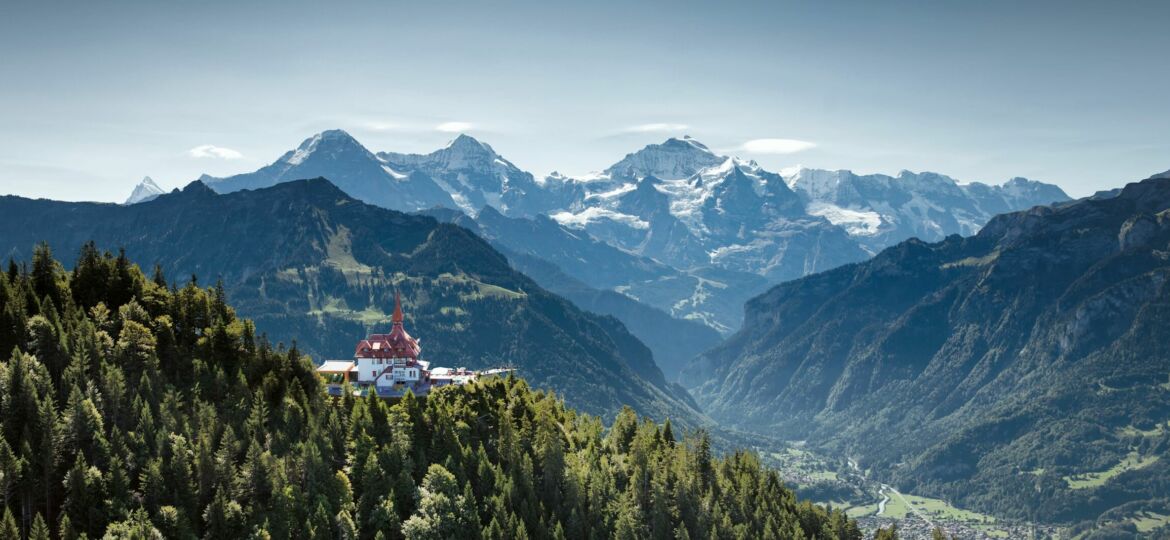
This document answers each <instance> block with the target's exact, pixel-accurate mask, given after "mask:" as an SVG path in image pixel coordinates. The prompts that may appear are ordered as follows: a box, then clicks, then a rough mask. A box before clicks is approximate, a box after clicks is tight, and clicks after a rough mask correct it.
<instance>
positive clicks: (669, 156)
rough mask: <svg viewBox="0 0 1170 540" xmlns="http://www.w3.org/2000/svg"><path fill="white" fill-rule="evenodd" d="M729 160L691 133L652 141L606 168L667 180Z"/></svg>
mask: <svg viewBox="0 0 1170 540" xmlns="http://www.w3.org/2000/svg"><path fill="white" fill-rule="evenodd" d="M726 159H727V158H725V157H723V156H719V155H717V154H715V153H714V152H712V151H711V149H710V148H707V146H706V145H704V144H703V143H701V142H699V141H697V140H695V139H692V138H690V137H689V136H688V137H683V138H682V139H678V138H674V137H672V138H670V139H667V140H666V141H665V142H663V143H661V144H650V145H647V146H646V147H645V148H642V149H641V150H638V151H637V152H634V153H631V154H627V155H626V157H624V158H622V160H621V161H619V162H617V163H614V164H613V165H611V166H610V167H609V168H608V169H606V170H605V173H606V174H608V175H610V176H611V177H627V178H628V177H635V178H640V177H643V176H648V175H653V176H657V177H659V178H662V179H664V180H678V179H681V178H689V177H691V176H694V175H695V174H696V173H698V172H699V171H701V170H703V169H706V168H708V167H714V166H716V165H719V164H721V163H723V162H724V161H725V160H726Z"/></svg>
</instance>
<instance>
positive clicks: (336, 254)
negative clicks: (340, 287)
mask: <svg viewBox="0 0 1170 540" xmlns="http://www.w3.org/2000/svg"><path fill="white" fill-rule="evenodd" d="M328 242H329V243H328V244H326V245H325V264H327V265H329V266H332V267H334V268H337V269H338V270H340V271H341V272H342V273H343V274H345V275H346V276H349V275H350V274H361V275H371V274H373V273H374V268H373V267H372V266H367V265H364V264H362V263H360V262H358V261H357V259H355V258H354V257H353V243H352V241H351V240H350V237H349V229H346V228H345V227H338V229H337V232H336V233H334V234H333V235H332V236H330V237H329V241H328Z"/></svg>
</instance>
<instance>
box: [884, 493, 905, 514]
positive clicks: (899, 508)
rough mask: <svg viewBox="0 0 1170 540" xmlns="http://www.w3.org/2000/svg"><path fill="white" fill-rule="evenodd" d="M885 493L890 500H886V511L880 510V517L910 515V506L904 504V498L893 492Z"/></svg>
mask: <svg viewBox="0 0 1170 540" xmlns="http://www.w3.org/2000/svg"><path fill="white" fill-rule="evenodd" d="M887 495H889V496H890V500H889V501H887V502H886V511H885V512H882V517H888V518H894V519H905V518H906V516H909V515H911V513H910V507H909V506H907V505H906V502H905V499H903V498H902V497H899V496H897V495H895V494H894V493H893V492H888V493H887ZM903 497H905V495H903Z"/></svg>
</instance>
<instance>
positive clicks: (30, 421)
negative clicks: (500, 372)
mask: <svg viewBox="0 0 1170 540" xmlns="http://www.w3.org/2000/svg"><path fill="white" fill-rule="evenodd" d="M85 250H86V252H84V253H83V255H82V257H81V259H82V260H83V261H85V262H83V263H79V266H82V265H84V266H86V269H84V270H82V269H75V270H74V271H73V272H72V273H71V274H70V273H66V272H65V271H64V270H63V269H62V268H61V267H60V265H58V264H56V263H55V261H52V260H51V258H49V259H48V260H49V262H52V264H45V261H43V260H42V261H41V263H40V264H41V265H42V267H43V268H48V269H49V270H48V272H49V275H47V276H39V278H38V277H37V276H34V274H33V273H32V272H26V271H18V272H17V273H16V274H15V276H14V277H12V278H11V279H10V278H9V277H7V276H0V294H2V295H3V296H2V297H3V298H4V299H5V302H4V304H3V305H0V308H3V309H2V310H0V312H4V313H12V314H14V315H18V316H19V318H20V319H21V320H24V321H26V323H25V326H23V327H20V328H17V331H16V333H15V334H14V336H15V337H14V338H12V339H11V340H10V341H8V342H5V343H3V344H0V345H3V346H4V347H5V348H7V349H9V350H11V351H12V353H11V355H10V358H9V359H8V360H7V361H6V362H3V363H0V418H2V420H0V492H2V493H0V495H2V496H3V506H4V514H3V520H2V521H0V537H3V538H20V537H23V538H29V539H37V540H40V539H41V538H50V537H52V538H56V537H60V538H66V539H69V540H73V539H76V538H81V537H85V538H102V537H104V538H112V539H136V540H137V539H155V538H174V539H180V540H193V539H199V538H206V539H218V538H306V539H308V538H326V539H362V540H365V539H375V538H381V539H385V540H391V539H403V538H409V539H431V538H434V539H447V538H470V539H476V538H485V539H494V538H534V539H544V538H549V539H560V538H609V537H620V538H674V537H683V538H705V537H718V538H797V537H802V538H824V539H831V538H844V539H851V540H859V539H860V538H861V534H860V532H859V531H858V530H857V527H856V524H855V523H854V522H851V521H849V520H847V519H846V518H845V516H844V515H843V514H842V513H841V512H839V511H835V512H831V511H827V510H825V509H823V508H820V507H816V506H813V505H811V504H808V503H801V502H798V501H797V500H796V499H795V497H794V495H793V493H792V492H791V491H788V490H787V489H785V488H784V487H783V486H782V485H781V483H780V479H779V477H778V475H777V474H776V472H774V471H770V470H768V469H765V468H764V467H762V466H761V465H760V462H759V460H758V459H757V458H756V457H755V455H754V454H750V453H735V454H731V455H729V456H727V457H726V458H718V457H716V456H713V455H712V454H711V450H710V442H709V438H708V437H707V435H706V434H705V433H703V432H695V433H692V434H691V435H688V436H687V437H685V438H684V439H683V440H682V441H676V440H675V436H674V433H673V429H674V428H673V426H670V425H669V424H667V425H665V426H659V425H657V424H655V423H653V422H651V421H649V420H645V419H639V418H638V417H637V416H636V415H635V414H634V412H633V411H632V410H631V409H629V408H626V409H624V410H622V411H621V412H620V413H619V414H618V415H617V420H616V422H615V425H614V427H613V429H611V430H609V431H608V432H606V430H604V429H603V425H602V422H601V420H600V419H599V418H596V417H592V416H588V415H584V414H579V413H577V412H576V411H574V410H573V409H569V408H567V407H566V406H565V404H564V402H563V401H561V400H560V399H559V398H558V397H557V396H555V395H553V394H551V393H545V392H542V391H533V390H530V389H529V387H528V384H527V383H526V382H525V381H524V380H523V379H519V378H515V377H508V378H492V379H488V380H485V381H481V382H479V383H476V384H474V385H470V386H466V387H449V388H444V389H442V390H439V391H436V392H434V393H432V395H431V396H429V397H428V398H427V399H425V400H421V399H415V398H414V397H413V396H410V395H408V396H407V398H405V399H403V400H401V401H400V402H398V403H395V404H390V403H388V402H386V401H383V400H381V399H378V398H371V397H367V398H354V397H353V396H346V397H344V398H331V397H328V396H326V395H325V394H324V391H323V388H322V386H321V384H320V382H319V380H318V379H317V377H316V375H315V373H313V365H312V364H311V362H310V361H309V360H308V358H306V357H304V356H302V355H300V354H299V353H298V352H297V350H296V348H295V347H294V348H291V349H288V350H284V349H281V348H273V347H272V346H271V345H269V344H268V342H267V341H266V340H265V339H264V338H263V337H262V336H261V337H256V334H255V332H254V330H253V329H252V325H251V323H250V322H249V321H246V320H243V319H239V318H237V317H236V315H235V311H234V310H233V309H232V308H231V307H229V306H228V305H227V304H226V302H225V301H224V299H223V296H224V294H223V292H222V290H220V289H219V288H218V287H215V288H210V289H203V288H199V287H198V286H196V285H195V282H194V280H192V281H191V282H190V283H189V284H187V285H185V286H183V287H182V288H179V289H175V288H169V286H164V285H163V280H153V279H148V278H146V277H145V276H144V275H143V274H142V273H141V272H140V271H139V270H138V268H137V267H135V266H133V265H128V266H126V268H125V269H122V268H121V267H120V264H119V263H118V260H119V259H120V257H119V258H115V257H113V256H107V255H96V256H95V255H93V253H95V252H93V251H91V250H92V246H90V247H86V248H85ZM47 255H48V254H47V252H46V256H47ZM38 279H40V280H41V285H38V284H37V280H38ZM46 284H49V285H46ZM38 286H40V287H50V289H46V290H44V291H41V292H44V293H45V294H43V295H40V296H42V297H43V298H45V301H38V300H37V299H38V295H36V294H32V291H33V290H34V289H35V288H37V287H38ZM52 288H55V289H56V293H54V292H53V289H52ZM111 288H114V289H117V290H119V291H129V293H128V295H127V296H119V295H118V294H122V293H118V294H114V295H111V292H110V289H111ZM53 298H57V299H58V300H59V301H60V302H61V304H60V305H56V304H55V302H56V301H55V300H53ZM119 300H121V301H123V303H121V304H118V303H116V302H117V301H119ZM107 301H110V302H111V303H108V304H107ZM14 306H15V308H14ZM36 321H41V322H36ZM46 344H51V346H50V345H46ZM44 351H49V352H50V353H51V354H53V355H60V356H61V357H62V358H64V359H65V360H66V361H65V362H64V363H65V364H66V365H67V367H66V368H65V369H63V370H61V371H60V372H54V371H53V370H51V369H49V367H48V366H47V365H46V364H45V362H43V361H42V360H41V359H40V358H39V356H38V354H37V353H40V352H44Z"/></svg>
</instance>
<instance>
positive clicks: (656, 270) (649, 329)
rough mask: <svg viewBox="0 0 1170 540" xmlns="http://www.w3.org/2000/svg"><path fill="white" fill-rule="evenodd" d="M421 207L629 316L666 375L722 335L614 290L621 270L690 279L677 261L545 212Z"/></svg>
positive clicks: (562, 291)
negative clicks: (630, 248)
mask: <svg viewBox="0 0 1170 540" xmlns="http://www.w3.org/2000/svg"><path fill="white" fill-rule="evenodd" d="M422 213H423V214H425V215H429V216H432V217H435V218H436V219H438V220H440V221H446V222H450V223H454V224H456V225H459V226H462V227H466V228H468V229H470V230H472V231H474V232H475V233H476V234H478V235H479V236H481V237H483V238H484V239H486V240H488V242H490V243H491V244H492V246H493V247H495V248H496V249H497V250H499V251H500V252H501V253H503V254H504V255H506V256H507V257H508V262H510V263H511V264H512V267H514V268H516V269H517V270H519V271H521V272H523V273H524V275H526V276H528V277H530V278H532V279H533V280H534V281H536V282H537V283H539V284H540V286H541V287H544V288H545V289H548V290H549V291H551V292H553V293H555V294H558V295H560V296H563V297H565V298H566V299H568V300H569V301H571V302H573V304H576V305H577V307H580V308H581V309H584V310H586V311H592V312H594V313H600V314H602V315H612V316H614V317H616V318H617V319H618V320H620V321H622V323H623V324H625V326H626V328H628V329H629V330H630V333H632V334H634V335H635V336H637V337H638V339H639V340H640V341H642V343H645V344H646V346H647V347H649V348H650V350H651V351H653V353H654V362H655V363H656V364H657V365H658V367H659V368H660V369H662V372H663V374H664V375H666V378H667V380H670V381H674V380H676V379H677V378H678V375H679V373H680V372H681V371H682V368H683V366H685V365H686V363H687V362H688V361H689V360H690V359H691V358H694V357H695V356H696V355H698V354H699V353H701V352H703V351H706V350H707V349H710V348H711V347H714V346H715V345H716V344H718V343H719V342H720V341H722V337H721V336H720V335H719V333H718V332H716V331H715V330H714V329H712V328H711V327H709V326H707V325H705V324H703V323H701V322H699V321H694V320H687V319H677V318H674V317H671V316H670V314H669V313H666V312H665V311H662V310H659V309H657V308H654V307H651V306H649V305H647V304H643V303H641V302H639V301H637V300H635V299H633V298H631V297H630V296H628V295H626V294H622V293H619V292H616V291H614V290H612V289H611V288H612V287H613V286H615V285H616V284H618V283H621V281H620V279H621V278H618V279H614V277H613V276H614V275H615V274H616V275H634V274H639V273H641V274H642V277H641V278H640V279H639V280H638V281H639V282H642V283H652V282H657V281H659V280H663V278H665V280H670V279H685V276H682V275H681V274H680V273H679V272H677V271H676V270H674V269H672V268H670V267H667V266H664V265H661V264H658V263H656V262H654V261H652V260H650V259H645V258H642V257H638V256H636V255H632V254H629V253H626V252H624V251H621V250H619V249H617V248H615V247H612V246H610V245H608V244H605V243H602V242H599V241H597V240H594V239H592V238H590V237H589V236H588V235H584V234H581V233H576V234H574V233H572V232H570V231H568V230H566V229H564V228H563V227H561V226H560V225H558V224H556V223H555V222H554V221H552V220H551V219H549V218H547V217H544V216H538V217H536V218H534V219H526V218H509V217H505V216H503V215H502V214H500V213H499V212H497V211H495V209H493V208H491V207H486V208H484V209H483V211H481V212H480V213H479V215H478V216H477V217H476V218H471V217H470V216H468V215H466V214H464V213H462V212H460V211H458V210H449V209H444V208H432V209H430V210H427V211H425V212H422ZM615 270H616V272H615ZM745 292H747V291H745ZM729 297H733V296H732V295H729ZM743 297H744V298H745V299H746V298H748V297H750V295H749V294H744V295H743Z"/></svg>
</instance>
